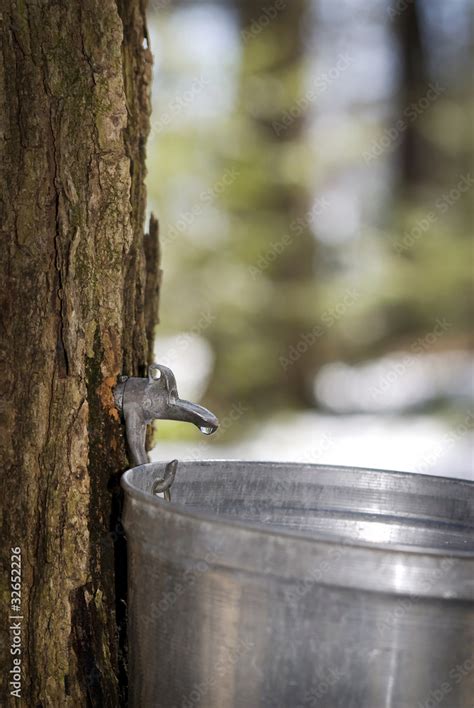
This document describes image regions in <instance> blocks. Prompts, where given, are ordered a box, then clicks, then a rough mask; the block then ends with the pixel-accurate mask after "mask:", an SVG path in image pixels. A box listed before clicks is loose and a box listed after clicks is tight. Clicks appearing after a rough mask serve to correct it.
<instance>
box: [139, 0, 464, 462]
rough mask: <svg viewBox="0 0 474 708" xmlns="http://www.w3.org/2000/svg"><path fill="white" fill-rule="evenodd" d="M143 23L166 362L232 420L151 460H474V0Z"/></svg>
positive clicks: (204, 7)
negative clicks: (148, 54) (149, 62)
mask: <svg viewBox="0 0 474 708" xmlns="http://www.w3.org/2000/svg"><path fill="white" fill-rule="evenodd" d="M149 26H150V35H151V36H150V41H151V46H152V50H153V52H154V55H155V70H154V71H155V73H154V85H153V113H152V130H151V135H150V139H149V147H148V168H149V175H148V194H149V205H150V210H152V211H154V212H155V213H157V214H158V216H159V220H160V233H161V242H162V263H163V270H164V287H163V295H162V301H161V323H160V326H159V327H158V328H157V344H156V359H157V360H158V361H160V362H162V363H165V364H168V365H169V366H171V368H173V369H174V370H175V373H176V375H177V380H178V383H180V393H181V394H182V395H186V396H188V397H190V398H194V399H201V400H203V401H204V402H205V404H206V405H208V406H209V407H210V408H212V409H213V410H215V412H216V413H217V414H218V415H219V416H220V417H221V418H222V419H223V420H224V421H225V424H224V425H223V430H222V432H221V433H220V434H219V435H218V437H217V439H216V441H215V442H214V443H212V441H209V442H208V441H206V444H204V443H198V442H197V441H198V439H199V438H198V433H196V434H194V433H190V431H188V430H187V429H186V426H178V425H176V424H174V425H173V424H169V425H168V424H165V425H163V426H160V434H161V437H162V439H163V440H166V439H173V441H172V442H170V443H169V445H170V449H169V450H168V448H167V446H166V444H165V445H161V450H160V446H159V447H158V448H157V452H156V454H157V455H160V454H162V455H163V456H164V457H165V458H166V457H167V456H168V455H169V454H170V450H171V448H172V449H173V450H174V453H173V456H176V448H177V445H178V440H181V441H182V440H183V439H184V440H186V439H187V440H188V442H187V443H186V442H185V443H184V444H183V446H182V447H179V446H178V456H179V454H181V455H182V456H184V457H186V456H192V455H196V456H205V455H206V454H208V455H210V456H214V455H215V454H216V452H220V453H222V454H224V455H226V456H227V455H232V454H234V453H235V455H238V456H244V457H245V456H259V457H267V458H268V457H272V456H284V457H285V458H286V459H301V458H302V457H305V456H306V459H310V458H311V459H313V458H315V461H316V460H319V461H327V462H341V463H354V464H373V465H375V466H381V467H390V466H396V465H399V466H402V468H403V469H413V468H415V467H417V466H418V467H419V468H420V469H419V471H434V472H439V471H440V470H441V471H443V469H444V471H445V472H446V471H447V470H446V466H449V467H450V469H449V473H453V474H460V475H463V476H466V473H467V474H469V469H472V440H471V438H470V437H469V433H468V432H467V431H468V429H469V427H470V424H471V419H472V415H471V414H470V410H471V408H470V405H471V403H470V398H469V396H470V393H471V392H472V382H473V379H472V363H471V359H470V355H469V327H470V324H471V321H472V304H473V300H472V265H473V250H472V249H473V244H472V239H471V236H472V226H473V220H472V216H473V214H472V203H473V202H472V196H473V187H474V169H473V164H472V157H473V137H474V131H473V130H472V125H473V120H472V119H473V93H472V54H473V51H472V50H473V31H472V29H473V18H472V4H471V2H470V0H452V1H450V2H445V1H444V0H369V1H367V0H340V1H338V2H333V1H332V0H291V1H290V0H252V1H251V0H227V1H225V0H222V1H221V2H217V1H216V2H213V3H211V2H179V1H177V2H176V1H175V2H172V3H171V2H168V1H167V0H155V1H153V0H152V1H151V6H150V15H149ZM456 426H457V427H456ZM460 426H461V427H460ZM415 429H416V430H418V433H419V434H418V437H416V436H414V430H415ZM282 431H287V433H285V434H283V433H282ZM322 431H324V432H322ZM361 431H362V433H361ZM456 431H457V432H456ZM449 433H451V434H452V435H454V438H453V439H454V442H453V444H449V445H448V444H447V443H446V444H444V447H443V448H442V450H441V451H440V453H439V455H438V456H436V455H435V458H436V459H435V460H434V462H433V463H432V464H430V463H429V462H427V460H428V458H429V456H430V454H432V453H430V450H431V451H432V450H433V446H435V445H436V444H438V443H439V440H440V439H442V438H443V436H446V435H447V434H449ZM286 435H288V437H286ZM366 435H367V436H369V437H368V438H367V439H366V438H365V437H364V436H366ZM375 438H376V440H375ZM324 439H327V440H328V441H329V442H328V444H327V445H326V446H321V440H324ZM443 439H444V438H443ZM318 440H319V443H318V442H317V441H318ZM315 441H316V442H315ZM364 441H365V442H364ZM372 441H373V442H372ZM186 445H187V446H186ZM196 446H197V447H196ZM391 446H392V447H391ZM394 446H395V447H394ZM213 448H214V449H213ZM369 448H370V450H369ZM401 448H402V449H403V456H402V457H400V455H398V456H397V454H398V453H397V450H400V449H401ZM364 450H365V452H364ZM368 450H369V452H367V451H368ZM432 456H433V455H432Z"/></svg>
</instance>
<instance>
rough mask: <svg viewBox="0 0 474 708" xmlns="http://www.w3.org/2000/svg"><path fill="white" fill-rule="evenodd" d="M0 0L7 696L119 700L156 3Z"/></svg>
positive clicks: (142, 353) (144, 344) (140, 355)
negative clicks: (120, 404)
mask: <svg viewBox="0 0 474 708" xmlns="http://www.w3.org/2000/svg"><path fill="white" fill-rule="evenodd" d="M0 6H1V12H0V22H1V51H0V82H1V88H0V138H1V145H2V161H1V162H2V165H1V168H0V173H1V176H0V179H1V192H0V207H1V211H2V218H1V229H2V249H1V255H0V259H1V268H2V270H1V272H0V312H1V327H2V347H1V349H0V352H1V362H2V372H1V379H0V386H1V393H2V396H1V408H0V411H1V450H2V458H1V472H0V474H1V485H2V486H1V489H2V495H3V502H4V513H3V516H2V519H1V528H2V541H3V542H2V562H3V564H4V566H5V572H3V573H2V587H1V613H2V615H1V625H2V642H1V645H0V651H1V659H2V663H1V666H2V671H1V681H2V682H3V684H2V695H3V696H5V698H4V700H3V701H1V703H2V705H19V704H20V705H25V706H29V707H36V708H38V707H39V706H53V707H54V708H57V707H58V706H74V707H76V706H88V705H92V706H114V707H115V706H118V705H120V704H121V703H123V701H124V685H125V671H126V665H125V661H124V646H123V645H124V642H123V631H122V632H120V626H118V625H122V627H121V628H122V630H123V620H124V607H125V605H124V600H123V597H122V593H123V587H124V568H125V566H124V558H123V539H122V538H121V536H120V528H119V527H118V526H117V511H118V507H119V503H118V501H119V492H118V478H119V476H120V473H121V472H122V471H123V470H124V469H125V468H126V467H127V459H126V454H125V448H124V438H123V433H122V427H121V423H120V421H119V416H118V412H117V410H116V408H115V406H114V400H113V394H112V390H113V387H114V385H115V382H116V379H117V376H118V375H119V374H121V373H125V374H129V375H130V374H139V373H142V371H143V368H144V365H145V364H146V360H147V357H148V354H149V351H150V338H151V331H152V323H151V319H152V318H153V315H154V314H155V312H156V307H155V304H156V300H157V294H158V285H159V282H158V276H159V272H158V264H157V257H156V256H157V245H156V241H157V237H158V234H157V223H156V222H155V221H154V220H153V219H152V221H151V223H150V233H149V235H148V236H147V237H145V238H144V235H143V220H144V211H145V189H144V183H143V180H144V173H145V166H144V161H145V147H144V146H145V141H146V136H147V133H148V121H149V111H150V104H149V85H150V76H151V54H150V51H149V49H148V48H147V30H146V24H145V16H144V12H145V8H144V2H143V1H142V0H117V1H116V0H67V2H66V0H58V1H57V2H51V1H50V0H22V2H20V1H19V0H16V1H15V0H0ZM147 254H148V256H149V257H148V259H147ZM145 294H147V297H148V301H147V303H146V306H145ZM146 320H148V321H146ZM147 335H148V336H147ZM147 340H148V341H147ZM114 541H116V542H115V543H114ZM17 548H19V549H20V552H19V553H13V552H12V550H11V549H15V550H16V549H17ZM17 555H21V573H22V579H21V607H20V606H18V604H15V603H16V602H17V601H18V597H17V596H16V594H14V593H12V592H11V590H12V587H13V586H11V582H10V580H11V578H12V580H14V581H16V580H18V575H17V574H16V570H17V565H18V560H17V559H15V558H14V556H17ZM12 557H13V560H12ZM11 568H13V569H14V572H13V575H12V576H11V578H10V573H11ZM11 617H13V618H14V619H13V620H12V619H10V618H11ZM17 617H21V618H22V619H19V620H18V619H16V618H17ZM117 622H118V624H117ZM15 623H16V624H17V625H19V626H20V628H21V632H18V631H15ZM9 626H10V627H13V628H12V629H10V632H8V627H9ZM5 630H6V631H5ZM18 635H19V636H20V648H21V654H15V653H13V654H12V653H11V645H12V644H13V648H14V650H16V646H17V643H18ZM120 637H122V639H121V638H120ZM16 658H20V659H21V665H22V667H21V668H22V681H21V684H22V686H21V697H22V700H21V702H19V701H18V700H17V699H16V698H14V697H13V696H11V695H10V694H11V691H12V690H13V684H9V682H10V681H11V680H12V677H14V675H13V674H11V673H10V671H11V669H12V668H13V667H14V660H15V659H16Z"/></svg>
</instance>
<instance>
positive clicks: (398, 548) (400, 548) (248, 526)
mask: <svg viewBox="0 0 474 708" xmlns="http://www.w3.org/2000/svg"><path fill="white" fill-rule="evenodd" d="M214 463H226V464H236V465H249V464H251V465H258V466H265V465H269V466H274V467H288V466H291V467H307V468H308V467H309V468H312V469H315V470H321V469H332V470H338V471H341V472H342V471H344V472H346V471H349V472H376V473H377V474H384V475H385V474H387V475H399V476H405V477H409V478H412V479H414V478H417V479H419V478H422V479H424V480H430V482H431V481H433V480H436V481H438V482H440V483H441V484H455V485H463V486H466V487H471V489H472V491H473V493H474V481H471V480H468V479H462V478H458V477H444V476H441V475H429V474H424V473H418V472H402V471H399V470H383V469H378V468H373V467H352V466H348V465H326V464H316V463H311V462H285V461H275V460H240V459H229V458H226V459H221V458H216V459H205V460H180V461H179V464H180V465H186V466H188V467H190V466H196V465H197V466H201V465H202V466H208V465H209V464H214ZM165 465H166V462H164V461H162V460H156V461H154V462H147V463H146V464H144V465H138V466H136V467H131V468H130V469H128V470H126V472H124V474H123V475H122V477H121V480H120V484H121V486H122V489H123V490H124V491H125V492H127V494H128V495H129V496H130V497H132V498H133V499H136V500H137V501H140V502H142V503H145V504H146V505H147V506H149V507H151V508H156V509H160V512H161V513H163V512H164V513H165V514H167V515H176V516H179V517H183V518H185V519H189V520H190V521H192V520H195V521H198V522H205V523H209V524H211V525H213V526H219V527H222V526H225V527H226V528H237V529H239V530H246V531H251V532H252V531H253V532H256V533H258V534H262V535H264V536H265V537H273V538H279V539H282V538H283V539H284V538H291V539H294V540H301V541H305V542H307V543H309V544H327V545H330V546H340V545H341V544H342V545H344V547H345V548H353V549H354V550H356V549H363V550H365V551H373V552H377V553H379V552H383V553H387V552H390V553H393V554H397V553H408V554H410V555H411V556H428V557H431V558H435V559H443V558H456V559H459V560H474V550H472V551H471V550H468V551H463V550H460V549H446V550H444V549H442V548H435V547H432V546H411V545H406V544H389V543H383V542H375V541H361V540H355V539H347V538H346V537H344V536H337V535H334V534H332V535H331V536H325V535H324V534H323V533H321V532H318V533H308V532H304V531H294V530H292V529H273V528H270V527H266V526H263V525H259V524H257V523H254V522H251V521H239V520H238V519H233V518H230V517H225V516H220V515H219V514H217V513H214V512H204V511H199V510H196V509H192V510H188V509H187V508H186V506H185V505H184V504H177V503H173V502H172V501H171V502H168V501H165V500H164V499H162V498H160V497H157V496H153V495H151V494H150V493H149V492H145V491H143V490H141V489H138V488H137V487H136V486H134V485H133V484H132V482H131V478H132V477H133V475H134V474H136V473H137V472H138V471H139V470H142V471H145V470H151V469H152V468H156V467H164V466H165Z"/></svg>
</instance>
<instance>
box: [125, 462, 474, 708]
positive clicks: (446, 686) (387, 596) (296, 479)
mask: <svg viewBox="0 0 474 708" xmlns="http://www.w3.org/2000/svg"><path fill="white" fill-rule="evenodd" d="M164 470H165V466H164V465H162V464H146V465H142V466H140V467H135V468H133V469H131V470H129V471H128V472H127V473H126V474H125V475H124V477H123V487H124V490H125V497H126V499H125V515H124V526H125V530H126V535H127V543H128V555H129V645H130V677H131V687H130V692H131V693H130V701H131V705H132V706H133V708H138V707H140V708H151V707H152V706H157V707H158V706H159V707H163V708H191V707H195V708H298V707H308V708H309V707H310V706H315V707H317V708H434V707H436V708H472V706H473V705H474V603H473V600H474V483H472V482H467V481H461V480H454V479H447V478H440V477H428V476H425V475H412V474H406V473H401V472H382V471H377V470H364V469H354V468H343V467H329V466H324V465H321V466H320V465H306V464H285V463H278V464H276V463H264V462H235V461H209V462H182V463H180V464H179V466H178V471H177V475H176V479H175V481H174V483H173V486H172V488H171V502H168V501H165V500H164V499H161V498H157V497H156V496H154V495H153V494H152V487H153V483H154V481H155V480H157V479H160V478H162V477H163V475H164Z"/></svg>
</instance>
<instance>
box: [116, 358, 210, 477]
mask: <svg viewBox="0 0 474 708" xmlns="http://www.w3.org/2000/svg"><path fill="white" fill-rule="evenodd" d="M114 397H115V403H116V405H117V408H118V409H119V411H120V412H121V414H122V416H123V418H124V420H125V430H126V435H127V442H128V446H129V449H130V456H131V459H132V464H133V466H138V465H143V464H145V463H147V462H148V455H147V452H146V448H145V438H146V426H147V425H148V424H149V423H152V422H153V421H154V420H182V421H184V422H186V423H193V424H194V425H195V426H196V427H198V428H199V430H200V431H201V432H202V433H204V434H205V435H211V434H212V433H214V432H215V431H216V430H217V428H218V426H219V421H218V420H217V418H216V416H215V415H214V414H213V413H211V411H208V410H207V408H204V407H203V406H198V405H197V404H196V403H191V402H190V401H185V400H183V399H181V398H180V397H179V395H178V388H177V386H176V379H175V377H174V374H173V372H172V371H171V369H168V367H166V366H162V365H161V364H151V365H150V366H149V367H148V378H138V377H134V376H133V377H128V376H122V377H120V381H119V383H118V384H117V386H116V387H115V390H114Z"/></svg>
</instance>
